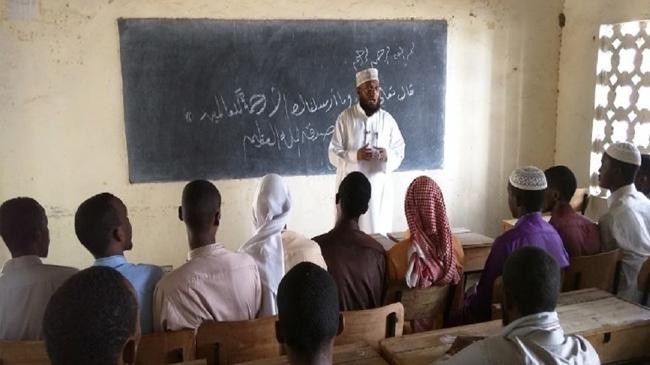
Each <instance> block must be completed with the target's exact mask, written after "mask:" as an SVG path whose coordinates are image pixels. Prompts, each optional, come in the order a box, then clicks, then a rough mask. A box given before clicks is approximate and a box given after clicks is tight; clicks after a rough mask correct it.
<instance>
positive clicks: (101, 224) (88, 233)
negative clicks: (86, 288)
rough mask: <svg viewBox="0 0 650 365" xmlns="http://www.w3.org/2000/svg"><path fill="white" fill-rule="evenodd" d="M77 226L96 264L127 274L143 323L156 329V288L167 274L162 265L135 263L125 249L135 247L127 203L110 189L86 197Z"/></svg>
mask: <svg viewBox="0 0 650 365" xmlns="http://www.w3.org/2000/svg"><path fill="white" fill-rule="evenodd" d="M74 229H75V233H76V234H77V238H78V239H79V241H80V242H81V244H82V245H83V246H84V247H85V248H86V249H87V250H88V251H89V252H90V253H91V254H92V255H93V257H94V258H95V263H94V264H93V266H108V267H112V268H114V269H115V270H117V271H119V272H120V273H121V274H122V275H124V277H126V278H127V279H128V280H129V282H131V285H133V288H135V293H136V296H137V298H138V305H139V306H140V326H141V328H142V332H143V333H145V334H147V333H150V332H151V331H152V330H153V314H152V306H153V291H154V288H155V287H156V283H158V280H160V278H161V277H162V276H163V271H162V269H161V268H160V267H158V266H155V265H148V264H131V263H129V262H127V260H126V258H125V257H124V251H129V250H131V249H133V241H132V228H131V222H130V221H129V217H128V212H127V209H126V206H125V205H124V203H122V201H121V200H120V199H119V198H117V197H116V196H114V195H112V194H110V193H101V194H97V195H95V196H93V197H91V198H88V199H86V201H84V202H83V203H81V205H80V206H79V208H78V209H77V212H76V213H75V215H74Z"/></svg>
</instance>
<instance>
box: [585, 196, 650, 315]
mask: <svg viewBox="0 0 650 365" xmlns="http://www.w3.org/2000/svg"><path fill="white" fill-rule="evenodd" d="M607 206H608V208H609V210H608V211H607V213H605V215H603V216H602V217H601V218H600V220H599V223H598V224H599V226H600V237H601V241H602V244H603V248H605V249H606V250H613V249H615V248H617V247H620V248H621V250H622V251H623V262H622V265H621V269H622V275H621V276H620V277H619V282H618V295H619V296H620V297H621V298H623V299H627V300H630V301H633V302H636V303H638V302H639V301H640V300H641V292H640V291H639V290H638V289H637V276H638V275H639V270H640V269H641V266H642V265H643V263H644V262H645V260H647V259H648V257H649V256H650V200H648V199H647V198H646V197H645V196H644V195H643V194H641V193H640V192H638V191H637V190H636V187H635V186H634V185H633V184H631V185H626V186H623V187H621V188H619V189H618V190H616V191H614V192H612V194H611V195H610V196H609V198H608V199H607Z"/></svg>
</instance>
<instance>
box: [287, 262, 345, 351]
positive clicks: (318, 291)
mask: <svg viewBox="0 0 650 365" xmlns="http://www.w3.org/2000/svg"><path fill="white" fill-rule="evenodd" d="M278 320H279V327H278V330H279V332H280V333H279V334H280V335H281V337H282V339H283V340H284V342H285V343H286V344H287V346H289V348H290V349H291V350H292V351H294V352H296V353H298V354H299V355H300V356H306V357H310V356H313V355H314V354H315V353H317V352H319V351H321V350H322V349H323V347H324V346H327V345H328V344H331V341H332V339H333V338H334V337H336V335H337V334H338V331H339V323H340V322H339V298H338V290H337V289H336V283H335V282H334V279H333V278H332V276H330V274H329V273H328V272H327V271H325V270H323V269H322V268H321V267H319V266H318V265H315V264H313V263H311V262H306V261H305V262H301V263H300V264H298V265H296V266H294V267H293V268H292V269H291V270H289V272H287V274H286V275H285V276H284V278H283V279H282V281H281V282H280V286H279V288H278Z"/></svg>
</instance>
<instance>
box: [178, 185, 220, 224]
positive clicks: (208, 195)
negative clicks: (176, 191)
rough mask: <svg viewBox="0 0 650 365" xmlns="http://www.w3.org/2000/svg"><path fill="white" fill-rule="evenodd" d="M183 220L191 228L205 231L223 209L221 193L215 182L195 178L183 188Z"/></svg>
mask: <svg viewBox="0 0 650 365" xmlns="http://www.w3.org/2000/svg"><path fill="white" fill-rule="evenodd" d="M182 204H183V221H184V222H185V224H187V225H188V226H189V227H190V228H191V229H194V230H199V231H204V230H206V229H208V228H209V227H210V226H211V225H212V222H213V221H214V216H215V215H216V214H217V213H219V211H220V209H221V194H220V193H219V190H218V189H217V187H216V186H214V184H212V183H211V182H209V181H206V180H194V181H192V182H189V183H187V185H185V188H184V189H183V202H182Z"/></svg>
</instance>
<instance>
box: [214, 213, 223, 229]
mask: <svg viewBox="0 0 650 365" xmlns="http://www.w3.org/2000/svg"><path fill="white" fill-rule="evenodd" d="M219 221H221V211H218V212H217V214H215V216H214V225H215V226H217V227H219Z"/></svg>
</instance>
